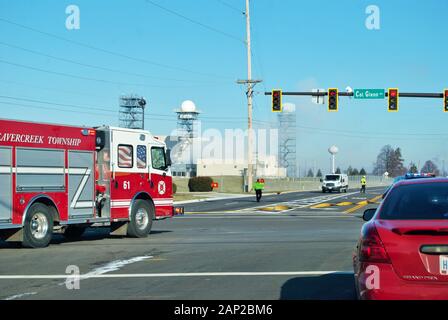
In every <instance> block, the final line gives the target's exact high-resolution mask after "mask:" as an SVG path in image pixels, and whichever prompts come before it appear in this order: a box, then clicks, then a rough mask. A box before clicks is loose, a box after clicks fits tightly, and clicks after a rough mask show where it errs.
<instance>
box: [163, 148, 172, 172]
mask: <svg viewBox="0 0 448 320" xmlns="http://www.w3.org/2000/svg"><path fill="white" fill-rule="evenodd" d="M165 164H166V166H167V168H168V167H171V165H172V162H171V149H167V150H166V153H165Z"/></svg>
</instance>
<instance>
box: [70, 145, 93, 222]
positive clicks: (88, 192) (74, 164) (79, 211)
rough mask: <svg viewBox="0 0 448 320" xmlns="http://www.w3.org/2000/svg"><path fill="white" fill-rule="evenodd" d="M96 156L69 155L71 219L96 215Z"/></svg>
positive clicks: (73, 152)
mask: <svg viewBox="0 0 448 320" xmlns="http://www.w3.org/2000/svg"><path fill="white" fill-rule="evenodd" d="M94 161H95V158H94V154H93V152H82V151H69V153H68V166H69V168H68V213H69V219H76V218H81V217H82V218H84V217H92V216H93V214H94V206H95V194H94V175H95V172H94Z"/></svg>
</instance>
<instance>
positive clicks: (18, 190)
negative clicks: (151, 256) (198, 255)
mask: <svg viewBox="0 0 448 320" xmlns="http://www.w3.org/2000/svg"><path fill="white" fill-rule="evenodd" d="M170 165H171V161H170V157H169V150H167V149H166V146H165V144H164V143H163V142H161V141H160V140H158V139H157V138H155V137H154V136H152V135H151V134H150V133H149V132H148V131H144V130H131V129H124V128H114V127H108V126H102V127H97V128H85V127H72V126H63V125H53V124H43V123H33V122H22V121H13V120H0V236H1V238H2V239H3V240H7V241H21V242H22V244H23V246H25V247H31V248H38V247H45V246H47V245H48V244H49V242H50V240H51V238H52V235H53V232H58V233H63V234H64V235H65V236H66V237H68V238H79V237H80V236H81V235H82V233H83V232H84V231H85V229H86V228H87V227H90V226H109V225H110V228H111V234H114V235H128V236H131V237H146V236H147V235H148V234H149V232H150V230H151V227H152V222H153V220H156V219H162V218H167V217H172V216H173V214H174V211H175V210H174V207H173V198H172V194H173V189H172V177H171V171H170Z"/></svg>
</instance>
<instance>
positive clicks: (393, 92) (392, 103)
mask: <svg viewBox="0 0 448 320" xmlns="http://www.w3.org/2000/svg"><path fill="white" fill-rule="evenodd" d="M387 100H388V105H387V110H388V111H389V112H398V89H397V88H389V90H388V95H387Z"/></svg>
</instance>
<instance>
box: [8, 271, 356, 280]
mask: <svg viewBox="0 0 448 320" xmlns="http://www.w3.org/2000/svg"><path fill="white" fill-rule="evenodd" d="M327 274H353V272H352V271H285V272H187V273H131V274H126V273H122V274H120V273H117V274H92V273H90V272H89V273H86V274H84V275H80V277H81V278H83V279H107V278H173V277H239V276H320V275H327ZM67 277H68V275H66V274H64V275H60V274H48V275H39V274H37V275H8V276H5V275H4V276H0V280H11V279H20V280H24V279H26V280H29V279H66V278H67Z"/></svg>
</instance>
